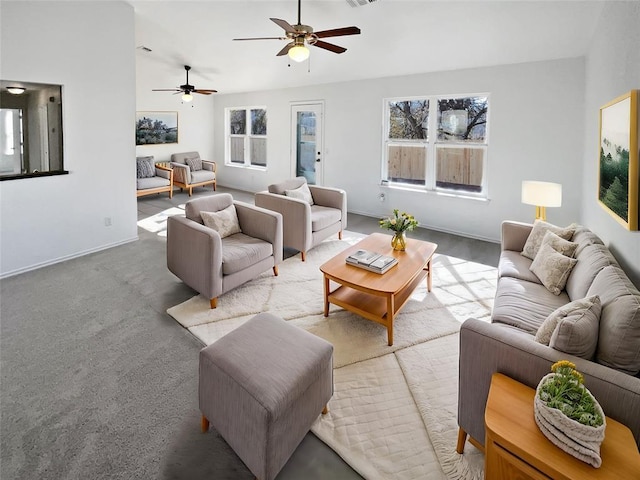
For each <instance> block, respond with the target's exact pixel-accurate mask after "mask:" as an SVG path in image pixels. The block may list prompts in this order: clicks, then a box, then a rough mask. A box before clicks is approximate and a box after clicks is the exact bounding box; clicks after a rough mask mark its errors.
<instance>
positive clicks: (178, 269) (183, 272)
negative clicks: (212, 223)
mask: <svg viewBox="0 0 640 480" xmlns="http://www.w3.org/2000/svg"><path fill="white" fill-rule="evenodd" d="M167 267H168V268H169V270H170V271H171V272H172V273H173V274H174V275H176V276H177V277H178V278H180V279H181V280H182V281H183V282H184V283H185V284H187V285H189V286H190V287H191V288H193V289H194V290H197V291H198V292H199V293H201V294H202V295H204V296H206V297H207V298H208V299H211V298H214V297H217V296H218V295H220V294H221V293H222V240H221V239H220V234H219V233H218V232H216V231H215V230H214V229H212V228H208V227H205V226H204V225H201V224H199V223H197V222H194V221H193V220H189V219H188V218H186V217H183V216H181V215H174V216H171V217H169V218H168V219H167Z"/></svg>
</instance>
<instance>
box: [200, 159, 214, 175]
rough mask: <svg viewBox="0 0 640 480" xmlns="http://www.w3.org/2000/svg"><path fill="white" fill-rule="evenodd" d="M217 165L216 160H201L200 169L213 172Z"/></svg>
mask: <svg viewBox="0 0 640 480" xmlns="http://www.w3.org/2000/svg"><path fill="white" fill-rule="evenodd" d="M216 168H217V165H216V162H214V161H212V160H202V169H203V170H209V171H210V172H214V173H215V171H216Z"/></svg>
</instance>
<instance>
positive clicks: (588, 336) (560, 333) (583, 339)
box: [549, 295, 602, 360]
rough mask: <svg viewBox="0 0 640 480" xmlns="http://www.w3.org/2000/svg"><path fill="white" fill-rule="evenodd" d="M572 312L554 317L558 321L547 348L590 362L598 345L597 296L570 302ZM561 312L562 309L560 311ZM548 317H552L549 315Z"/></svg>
mask: <svg viewBox="0 0 640 480" xmlns="http://www.w3.org/2000/svg"><path fill="white" fill-rule="evenodd" d="M569 305H573V306H574V310H573V311H570V312H567V314H566V315H563V313H564V312H563V313H560V314H559V315H555V317H556V318H557V319H558V322H557V325H556V327H555V328H554V330H553V332H552V334H551V338H550V339H549V346H550V347H551V348H553V349H555V350H559V351H561V352H564V353H568V354H569V355H575V356H576V357H580V358H584V359H587V360H591V359H592V358H593V356H594V354H595V353H596V346H597V345H598V330H599V324H600V312H601V310H602V305H601V304H600V298H599V297H598V296H597V295H594V296H593V297H589V298H584V299H581V300H577V301H576V302H571V303H570V304H568V305H567V307H569ZM560 310H562V309H560ZM550 317H554V314H551V315H550Z"/></svg>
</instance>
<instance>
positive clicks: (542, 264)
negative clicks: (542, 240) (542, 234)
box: [529, 244, 578, 295]
mask: <svg viewBox="0 0 640 480" xmlns="http://www.w3.org/2000/svg"><path fill="white" fill-rule="evenodd" d="M577 262H578V260H576V259H575V258H570V257H567V256H565V255H562V254H561V253H558V252H556V251H555V250H554V249H553V248H551V247H550V246H549V245H547V244H544V245H542V247H540V249H539V250H538V253H537V254H536V257H535V258H534V259H533V262H531V267H529V268H530V269H531V271H532V272H533V273H535V274H536V276H537V277H538V278H539V279H540V281H541V282H542V284H543V285H544V286H545V287H547V289H549V291H550V292H551V293H553V294H554V295H560V292H562V290H564V286H565V285H566V283H567V279H568V278H569V274H570V273H571V270H572V269H573V267H574V266H575V264H576V263H577Z"/></svg>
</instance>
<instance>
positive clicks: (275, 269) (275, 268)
mask: <svg viewBox="0 0 640 480" xmlns="http://www.w3.org/2000/svg"><path fill="white" fill-rule="evenodd" d="M273 274H274V275H275V276H276V277H277V276H278V266H277V265H274V267H273Z"/></svg>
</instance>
